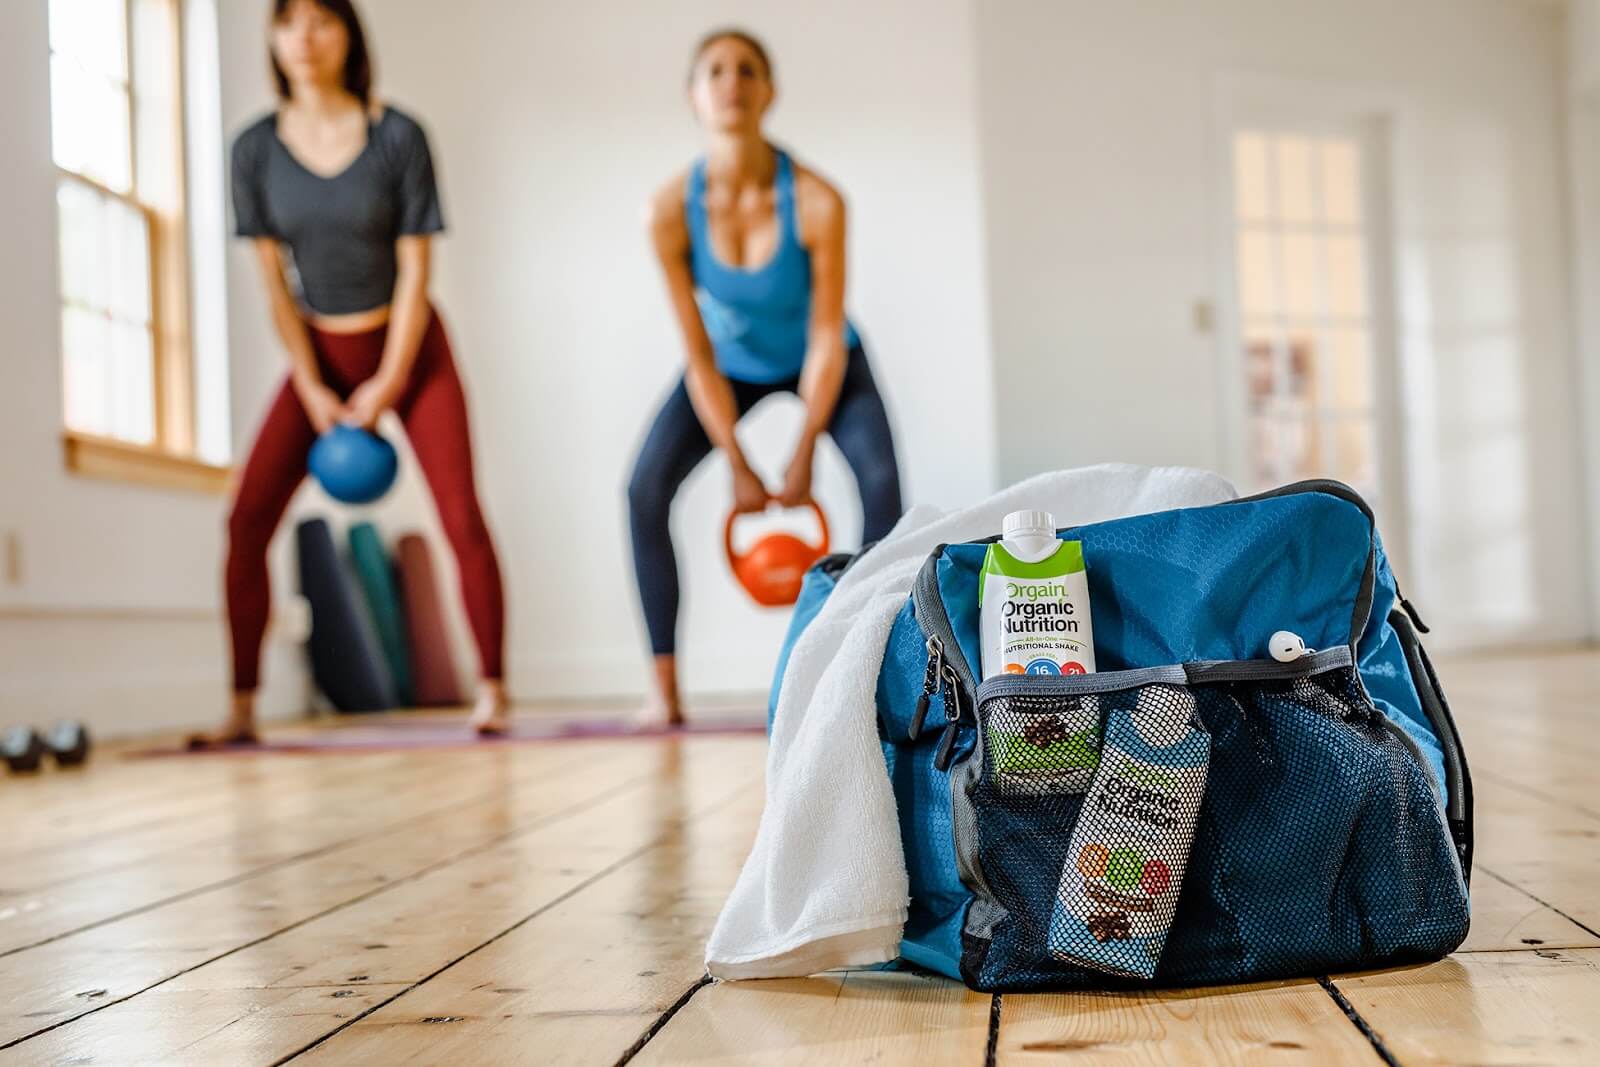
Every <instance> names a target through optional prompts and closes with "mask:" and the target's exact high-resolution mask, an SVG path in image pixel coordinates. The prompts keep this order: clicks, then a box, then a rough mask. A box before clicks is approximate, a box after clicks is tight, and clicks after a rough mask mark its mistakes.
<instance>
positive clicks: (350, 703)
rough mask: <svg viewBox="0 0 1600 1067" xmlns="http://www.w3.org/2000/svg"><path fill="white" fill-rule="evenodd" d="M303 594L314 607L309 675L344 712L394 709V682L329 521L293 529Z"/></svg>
mask: <svg viewBox="0 0 1600 1067" xmlns="http://www.w3.org/2000/svg"><path fill="white" fill-rule="evenodd" d="M295 544H296V547H297V548H298V549H299V556H300V592H301V594H302V595H304V596H305V598H306V599H307V600H308V601H310V602H311V638H310V640H309V641H307V642H306V645H307V648H308V649H309V651H310V653H311V676H312V678H313V679H314V680H315V681H316V683H317V688H318V689H320V690H322V692H323V695H324V696H326V697H327V698H328V701H329V702H330V703H331V704H333V706H334V707H335V708H338V709H339V710H340V711H383V710H385V709H388V708H392V707H394V706H395V704H396V700H395V690H394V680H393V679H392V678H390V676H389V667H388V664H386V663H385V662H384V659H383V652H382V651H381V650H380V649H379V647H378V637H377V635H376V634H375V633H374V632H373V629H372V621H371V619H370V618H369V617H368V615H367V608H366V605H365V604H364V603H362V599H361V593H360V592H359V591H358V590H357V589H356V583H355V579H354V578H353V577H352V576H351V574H350V572H349V570H347V569H346V567H345V562H344V560H343V559H341V558H340V556H339V550H338V548H337V547H335V545H334V543H333V533H332V531H330V530H329V529H328V523H327V520H325V519H307V520H305V521H304V522H302V523H300V525H298V526H297V527H295Z"/></svg>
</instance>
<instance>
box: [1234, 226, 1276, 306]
mask: <svg viewBox="0 0 1600 1067" xmlns="http://www.w3.org/2000/svg"><path fill="white" fill-rule="evenodd" d="M1275 274H1276V270H1275V268H1274V266H1273V262H1272V234H1271V233H1270V232H1267V231H1264V230H1241V231H1239V303H1240V306H1241V307H1242V309H1243V311H1244V313H1245V314H1246V315H1271V314H1273V313H1274V312H1276V311H1277V310H1278V299H1277V293H1276V292H1275V286H1274V285H1273V281H1272V280H1273V277H1274V275H1275Z"/></svg>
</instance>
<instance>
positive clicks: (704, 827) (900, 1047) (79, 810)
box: [0, 652, 1600, 1067]
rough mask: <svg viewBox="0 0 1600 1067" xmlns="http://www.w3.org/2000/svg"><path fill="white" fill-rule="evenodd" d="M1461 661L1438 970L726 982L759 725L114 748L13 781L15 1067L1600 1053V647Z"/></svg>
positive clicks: (1400, 1058) (1461, 1060)
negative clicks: (1147, 983)
mask: <svg viewBox="0 0 1600 1067" xmlns="http://www.w3.org/2000/svg"><path fill="white" fill-rule="evenodd" d="M1440 671H1441V674H1442V676H1443V678H1444V682H1445V686H1446V689H1447V690H1448V692H1449V693H1450V695H1451V698H1452V705H1453V707H1454V709H1455V712H1456V715H1457V718H1458V720H1459V723H1460V727H1461V731H1462V734H1463V735H1464V738H1465V744H1466V750H1467V755H1468V758H1469V761H1470V763H1471V765H1472V769H1473V772H1474V776H1475V781H1476V784H1477V868H1476V872H1475V874H1474V878H1473V884H1472V889H1473V892H1472V897H1473V923H1472V929H1471V932H1470V934H1469V936H1468V939H1467V941H1466V943H1465V944H1464V945H1463V946H1462V947H1461V949H1460V950H1459V951H1458V952H1456V953H1455V954H1453V955H1452V956H1451V957H1449V958H1447V959H1445V960H1443V961H1440V962H1438V963H1434V964H1430V965H1426V966H1417V967H1408V968H1398V969H1393V970H1388V971H1383V972H1374V973H1366V974H1357V975H1335V976H1332V977H1331V979H1330V980H1328V981H1327V982H1326V984H1322V983H1319V982H1317V981H1314V980H1306V981H1296V982H1282V983H1267V984H1261V985H1254V986H1240V987H1228V988H1220V989H1206V990H1188V991H1157V992H1145V993H1115V994H1113V993H1076V994H1037V995H1026V996H1025V995H1017V994H1009V995H1006V996H1004V997H1002V998H1000V999H999V1001H998V1011H996V1010H995V1007H996V1001H995V999H994V998H992V997H990V996H987V995H983V994H977V993H973V992H971V991H969V990H967V989H965V987H963V986H961V985H960V984H959V983H955V982H951V981H948V980H945V979H942V978H937V977H930V976H927V975H923V974H919V973H914V972H906V971H872V970H868V971H852V972H848V973H844V972H836V973H830V974H825V975H818V976H815V977H812V978H805V979H792V980H783V981H774V982H752V983H710V984H705V983H704V982H703V978H702V974H703V965H702V963H701V958H702V955H703V948H704V942H705V938H706V936H707V934H708V933H709V931H710V929H711V926H712V924H713V923H714V921H715V919H716V916H717V913H718V911H719V910H720V908H721V905H722V901H723V900H724V899H725V897H726V894H727V892H728V891H729V889H730V888H731V887H732V885H733V882H734V880H735V879H736V878H737V876H738V873H739V869H740V866H741V864H742V861H743V858H744V855H745V853H746V852H747V850H748V848H749V845H750V842H751V841H752V840H753V837H754V833H755V829H756V825H757V822H758V820H759V816H760V810H761V806H762V802H763V790H762V786H761V775H762V769H763V763H764V758H765V742H764V740H763V739H762V738H760V737H759V736H743V737H685V738H679V739H676V740H662V739H630V740H594V741H583V742H558V743H534V744H515V745H505V746H481V747H478V748H471V749H441V750H421V749H413V748H408V749H404V750H397V751H389V752H363V753H340V754H319V755H296V754H271V755H265V754H263V755H254V756H223V757H197V758H187V757H185V758H177V759H138V760H134V759H122V758H119V756H118V753H117V752H116V750H115V747H111V748H108V749H106V750H104V751H102V752H101V753H99V754H97V756H96V759H95V761H94V762H93V764H92V765H91V766H90V767H88V768H86V769H85V770H84V771H83V772H82V773H79V774H76V775H69V774H66V773H59V772H51V773H48V774H45V775H42V776H40V777H38V778H37V779H34V780H26V779H8V780H6V781H5V782H4V783H3V784H0V818H5V819H7V820H9V822H10V823H12V824H14V827H15V830H14V832H13V833H11V834H10V835H9V836H8V838H7V839H6V840H4V841H0V1045H6V1044H9V1046H10V1047H7V1048H3V1049H0V1065H4V1064H10V1063H27V1064H35V1063H38V1064H45V1063H49V1064H62V1063H76V1064H91V1063H92V1064H141V1063H143V1064H156V1063H159V1064H185V1063H194V1064H230V1065H231V1064H272V1063H278V1062H294V1063H310V1062H316V1063H358V1064H365V1063H384V1064H389V1063H395V1064H413V1063H415V1064H455V1063H494V1064H500V1063H506V1064H523V1063H526V1064H567V1063H571V1064H588V1063H596V1064H613V1063H617V1062H618V1061H619V1060H620V1059H623V1058H627V1057H631V1062H632V1063H636V1064H652V1063H678V1062H694V1063H701V1062H705V1063H725V1064H744V1063H755V1064H762V1063H815V1064H835V1063H854V1062H872V1063H876V1064H908V1065H915V1067H932V1065H939V1064H945V1063H952V1064H966V1065H971V1067H979V1065H981V1064H984V1063H986V1062H987V1061H988V1059H989V1054H990V1051H991V1049H990V1043H991V1041H992V1042H993V1048H992V1053H993V1061H994V1062H995V1063H998V1064H1016V1065H1027V1064H1032V1063H1040V1064H1047V1063H1056V1062H1060V1063H1071V1064H1184V1063H1196V1062H1207V1063H1250V1064H1254V1063H1278V1062H1282V1063H1296V1064H1324V1063H1329V1064H1343V1063H1350V1064H1369V1063H1381V1062H1383V1060H1382V1056H1388V1057H1390V1059H1391V1060H1392V1061H1393V1062H1397V1063H1400V1064H1405V1065H1412V1064H1467V1063H1483V1064H1523V1063H1554V1064H1569V1063H1570V1064H1587V1063H1592V1062H1600V1012H1597V1011H1596V1010H1595V1006H1596V1005H1600V933H1597V931H1600V903H1597V896H1596V889H1597V888H1600V800H1597V799H1596V798H1595V797H1594V796H1591V795H1590V794H1591V786H1590V782H1591V779H1592V778H1593V777H1594V776H1593V775H1591V774H1590V773H1589V771H1588V768H1589V767H1590V766H1591V765H1593V764H1594V762H1595V761H1596V760H1600V731H1597V730H1595V729H1594V728H1593V727H1594V726H1595V725H1596V724H1597V723H1600V708H1597V707H1596V704H1597V700H1600V698H1597V694H1600V653H1595V652H1564V653H1559V654H1553V655H1538V656H1504V657H1495V658H1493V659H1489V660H1482V661H1467V660H1463V661H1460V662H1454V661H1446V662H1443V663H1441V664H1440ZM373 721H376V720H373ZM363 725H366V724H363ZM312 728H313V729H316V728H323V727H321V726H313V727H312ZM334 728H337V727H334ZM368 728H370V727H368Z"/></svg>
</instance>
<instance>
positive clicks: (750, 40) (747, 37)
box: [318, 0, 772, 82]
mask: <svg viewBox="0 0 1600 1067" xmlns="http://www.w3.org/2000/svg"><path fill="white" fill-rule="evenodd" d="M318 2H319V3H320V2H321V0H318ZM730 38H731V39H732V40H735V41H740V42H742V43H744V44H746V45H749V46H750V50H751V51H752V52H754V53H755V54H756V58H757V59H759V60H761V66H762V68H763V69H764V70H765V71H766V75H767V80H768V81H772V57H771V56H770V55H768V54H767V46H766V45H764V44H762V43H761V42H760V41H759V40H757V39H756V36H755V34H753V33H750V32H748V31H746V30H741V29H739V28H738V27H737V26H724V27H722V28H721V29H719V30H712V31H711V32H710V33H708V34H706V35H705V36H704V37H702V38H700V43H699V44H697V45H695V46H694V57H693V58H692V59H690V61H689V81H690V82H693V81H694V68H695V67H697V66H699V65H700V57H701V56H703V55H705V54H706V49H707V48H710V47H711V46H712V45H714V44H716V43H717V42H718V41H725V40H728V39H730Z"/></svg>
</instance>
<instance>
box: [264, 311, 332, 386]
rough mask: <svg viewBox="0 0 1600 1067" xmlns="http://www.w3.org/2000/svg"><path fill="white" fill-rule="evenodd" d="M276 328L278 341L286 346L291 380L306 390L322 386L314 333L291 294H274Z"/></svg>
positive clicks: (274, 323) (273, 312) (284, 348)
mask: <svg viewBox="0 0 1600 1067" xmlns="http://www.w3.org/2000/svg"><path fill="white" fill-rule="evenodd" d="M272 325H273V327H274V328H275V329H276V330H277V332H278V340H279V341H281V342H282V343H283V350H284V353H285V354H286V355H287V356H288V357H289V377H290V378H291V379H293V381H294V383H295V385H297V386H300V387H302V388H303V387H305V386H308V385H320V384H322V371H321V369H320V368H319V367H318V366H317V353H316V350H315V349H314V348H312V347H311V331H310V330H308V329H307V328H306V320H305V319H304V318H302V317H301V315H300V309H299V308H297V307H295V306H294V301H293V300H291V299H289V298H288V296H287V294H284V295H282V296H280V295H278V294H276V293H274V294H273V297H272Z"/></svg>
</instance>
